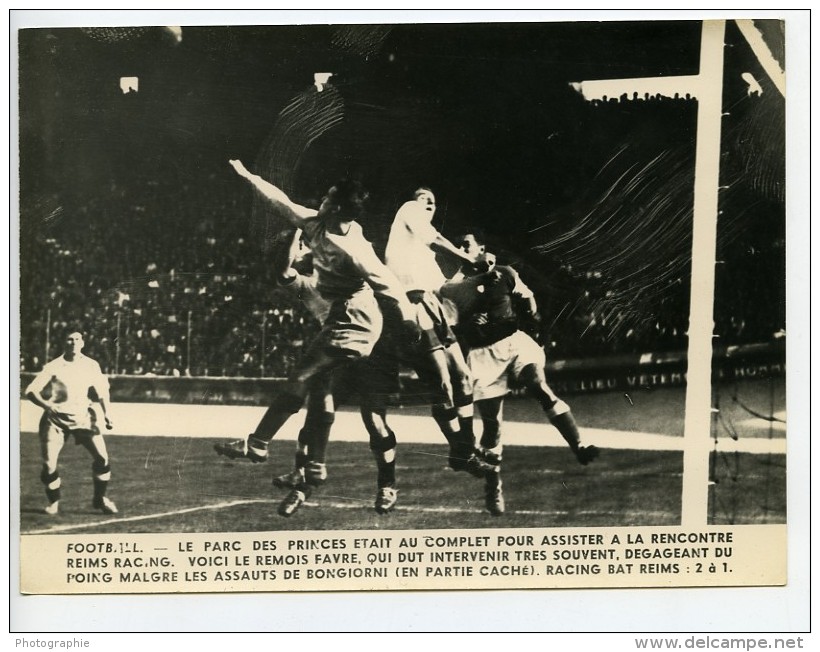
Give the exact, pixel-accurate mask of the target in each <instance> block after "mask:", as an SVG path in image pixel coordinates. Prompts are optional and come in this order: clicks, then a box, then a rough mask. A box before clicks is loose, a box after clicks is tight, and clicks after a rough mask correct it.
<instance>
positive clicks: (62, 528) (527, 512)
mask: <svg viewBox="0 0 820 652" xmlns="http://www.w3.org/2000/svg"><path fill="white" fill-rule="evenodd" d="M279 502H280V501H278V500H270V499H264V498H252V499H247V500H234V501H231V502H225V503H217V504H215V505H201V506H199V507H189V508H186V509H179V510H175V511H172V512H158V513H156V514H144V515H142V516H128V517H125V518H110V519H106V520H104V521H94V522H92V523H74V524H72V525H58V526H55V527H51V528H44V529H41V530H28V531H26V532H21V533H20V534H21V535H27V534H57V533H60V532H71V531H73V530H84V529H87V528H91V527H98V526H101V525H108V524H111V523H128V522H135V521H147V520H151V519H156V518H164V517H167V516H179V515H180V514H191V513H193V512H201V511H205V510H215V509H225V508H228V507H235V506H237V505H253V504H269V505H274V504H277V503H279ZM303 505H304V507H309V508H313V507H320V506H321V507H326V508H331V509H366V507H365V506H366V505H369V501H368V502H367V503H365V502H364V501H362V502H361V503H356V502H350V503H340V502H321V503H318V502H314V501H307V502H305V503H304V504H303ZM395 511H397V512H410V513H413V514H483V513H484V510H481V509H468V508H466V507H443V506H436V507H420V506H417V505H412V506H406V505H399V506H398V507H396V508H395ZM505 514H508V515H516V514H519V515H522V516H568V515H569V514H570V512H568V511H566V510H538V509H522V510H510V511H507V512H505ZM575 514H577V515H579V516H601V515H604V514H611V512H601V511H579V512H575ZM622 516H627V517H630V516H641V517H647V516H649V517H654V518H663V517H668V516H669V514H668V513H667V512H640V513H639V514H638V513H635V514H632V513H626V514H622Z"/></svg>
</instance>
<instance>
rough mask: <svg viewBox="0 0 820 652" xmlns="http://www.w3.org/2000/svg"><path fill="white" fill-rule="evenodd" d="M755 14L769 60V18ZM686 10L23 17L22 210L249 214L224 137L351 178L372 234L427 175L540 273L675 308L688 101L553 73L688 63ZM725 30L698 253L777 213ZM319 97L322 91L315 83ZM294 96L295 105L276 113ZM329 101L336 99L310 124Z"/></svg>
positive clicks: (778, 149) (291, 164) (311, 190)
mask: <svg viewBox="0 0 820 652" xmlns="http://www.w3.org/2000/svg"><path fill="white" fill-rule="evenodd" d="M759 26H760V27H761V29H762V31H763V33H764V36H765V37H766V39H767V41H768V42H769V43H770V47H771V49H772V51H773V53H774V54H775V56H776V57H778V58H779V59H780V60H781V61H782V57H783V49H782V34H781V33H780V31H779V30H780V24H779V23H777V22H774V21H769V22H767V23H766V22H764V23H759ZM700 30H701V24H700V23H699V22H657V21H655V22H643V23H618V22H607V23H591V22H585V23H533V24H470V25H445V24H440V25H437V24H424V25H397V26H389V25H381V26H370V27H368V26H343V25H342V26H292V27H190V28H189V27H183V38H182V41H181V42H180V43H176V42H175V41H174V39H173V37H172V36H171V34H170V33H168V32H167V31H166V30H163V29H161V28H142V29H141V28H126V29H122V30H111V29H106V28H99V29H92V30H81V29H41V30H28V31H24V32H22V33H21V34H20V81H21V86H20V115H21V119H20V151H21V228H22V232H23V234H25V233H26V232H27V227H28V226H35V227H37V226H39V225H40V224H41V223H42V222H43V219H44V215H46V214H48V213H49V212H50V211H53V210H54V207H55V206H59V207H60V209H61V210H62V215H63V216H64V218H63V219H62V221H61V222H60V224H59V225H57V226H56V227H55V228H65V229H70V228H72V227H73V228H78V229H81V228H82V222H80V221H78V220H82V219H88V218H87V215H89V214H91V213H92V212H93V211H91V210H90V209H89V207H90V206H92V205H94V206H95V207H96V209H95V210H96V212H97V213H103V214H104V218H103V219H109V220H114V219H125V218H124V217H123V216H124V215H126V214H127V213H128V211H130V210H132V209H133V204H134V203H135V202H138V201H141V199H142V198H144V199H146V202H147V203H148V204H150V206H151V210H152V213H151V215H150V216H149V217H148V219H150V220H153V221H152V222H149V223H148V225H147V227H146V228H144V229H142V230H141V231H140V233H141V234H142V235H143V236H144V237H160V236H161V234H163V233H166V232H168V231H169V224H170V225H172V228H171V231H173V230H174V227H176V228H177V230H178V231H181V232H185V231H186V230H190V229H191V226H192V225H191V224H189V223H187V222H186V220H194V221H202V220H209V221H211V222H212V223H213V224H214V226H215V228H216V229H217V230H219V229H220V228H227V227H226V225H229V224H230V225H231V226H232V228H239V230H240V231H241V230H242V229H243V228H245V226H247V228H246V229H245V230H246V231H247V232H250V233H253V229H254V225H255V224H256V225H258V223H259V217H260V211H261V210H262V209H261V208H260V206H259V205H258V203H257V204H252V203H251V198H250V194H249V193H248V191H247V188H245V187H244V186H242V185H241V184H238V183H237V180H236V178H235V177H234V175H233V173H232V171H231V170H230V169H229V167H228V165H227V161H228V159H229V158H241V159H243V160H244V161H245V162H246V163H247V164H248V166H249V167H250V168H251V169H253V170H255V171H259V172H260V173H261V174H263V176H268V177H272V175H273V174H274V172H275V174H276V177H272V178H271V180H272V181H274V182H276V183H279V184H280V185H282V186H283V187H285V189H286V190H287V191H288V192H289V193H290V194H291V195H292V196H293V198H294V199H296V200H297V201H301V202H303V203H308V204H309V203H311V202H315V201H316V200H318V198H319V197H320V196H321V193H322V192H323V191H324V190H325V189H326V188H327V187H328V186H329V185H330V184H331V183H332V182H333V181H334V180H335V179H337V178H338V177H341V176H348V175H349V176H354V177H358V178H360V179H361V180H362V181H363V182H364V183H365V185H366V186H367V187H368V188H369V189H370V191H371V195H372V202H371V209H370V215H369V218H368V220H366V221H365V224H364V226H365V231H366V233H367V234H368V237H370V238H371V240H373V241H374V243H375V245H376V248H377V250H378V249H379V247H380V245H382V244H383V240H384V238H385V237H386V232H387V228H388V226H389V222H390V220H391V218H392V215H393V213H394V212H395V208H396V207H397V206H398V204H399V203H400V202H401V201H402V200H403V198H404V197H403V193H406V192H408V191H409V190H411V189H412V188H414V187H415V186H417V185H419V184H425V185H429V186H431V187H432V188H433V189H434V190H435V191H436V193H437V195H438V197H439V212H438V215H437V219H438V221H439V224H438V225H439V227H440V228H441V229H442V230H443V231H444V233H445V234H447V235H450V236H451V237H452V236H454V235H455V234H457V233H458V232H459V231H460V230H461V229H463V228H464V226H465V225H478V226H479V227H481V228H483V229H484V230H485V231H486V232H487V233H488V235H489V236H490V237H491V238H494V249H496V250H497V251H499V252H501V251H505V252H507V253H508V254H509V255H510V256H511V257H512V258H516V259H518V260H519V262H522V264H528V265H530V267H531V268H532V267H536V268H537V269H538V270H540V272H541V273H543V274H544V275H546V276H549V275H550V272H549V270H550V269H552V270H555V269H557V268H558V266H559V265H562V264H563V265H565V266H566V265H567V264H571V265H574V266H575V267H576V269H578V268H580V269H583V266H581V264H582V263H583V265H584V266H586V269H587V271H590V270H595V271H601V270H602V271H603V273H604V275H605V277H608V278H610V279H611V281H610V282H611V284H612V287H613V288H615V290H618V286H619V283H620V284H621V285H622V286H623V287H621V289H620V292H621V294H620V295H616V297H617V296H623V297H627V296H632V295H634V294H635V288H634V287H632V285H630V283H631V284H634V283H638V284H639V285H640V284H644V287H645V288H649V289H653V286H656V287H654V289H653V292H654V293H652V292H650V293H647V294H646V296H649V297H650V299H647V302H646V304H645V305H643V306H641V310H639V311H638V313H637V317H636V318H637V319H643V318H644V317H645V316H646V315H647V314H651V313H652V311H655V310H657V309H658V302H659V301H661V300H662V297H663V296H664V293H665V292H667V289H668V288H671V287H672V286H673V285H674V286H675V288H677V289H675V292H676V293H677V296H679V297H681V300H680V306H679V307H678V308H675V310H679V311H680V310H682V311H684V313H683V314H685V310H686V308H685V302H684V301H683V297H684V296H685V287H680V285H679V283H678V281H677V280H676V279H677V278H679V277H684V278H685V277H687V276H688V268H687V265H688V257H689V254H690V251H691V249H690V245H689V237H690V236H689V235H687V233H688V232H689V229H690V226H689V220H690V219H691V201H692V182H693V160H694V143H695V136H696V130H695V124H696V122H695V121H696V114H697V104H696V103H695V102H682V101H679V102H674V101H669V102H666V103H657V102H656V103H651V104H650V103H648V102H621V103H616V104H610V105H607V106H606V107H598V108H597V109H596V108H595V107H593V106H591V105H590V103H589V102H587V101H585V100H584V99H583V98H582V97H581V96H580V94H578V93H576V92H575V91H574V90H572V89H571V87H570V86H569V84H570V82H576V81H582V80H588V79H604V78H623V77H633V76H636V77H642V76H671V75H693V74H697V72H698V65H699V61H698V60H699V51H700ZM726 42H727V48H726V50H725V52H726V73H725V84H724V88H725V90H724V107H725V110H726V109H727V108H728V109H731V111H730V115H729V116H728V117H726V118H725V121H724V138H723V151H724V165H723V167H722V174H723V178H722V182H724V181H725V182H726V185H728V186H730V188H731V190H730V191H728V192H726V193H724V195H723V197H722V208H723V210H724V216H723V217H722V218H721V222H720V224H719V229H720V230H721V234H722V235H720V236H719V249H720V250H719V255H722V256H723V257H724V258H725V259H729V258H730V257H731V256H733V255H734V256H735V258H734V259H735V260H741V259H742V258H743V255H744V254H743V252H744V251H746V250H747V249H748V248H749V247H753V248H755V247H756V248H757V250H759V249H760V243H770V242H772V241H773V240H776V239H777V238H780V237H781V234H782V232H783V228H784V227H783V223H784V221H783V219H782V215H783V210H784V204H783V192H784V191H783V186H784V184H783V178H784V172H783V161H784V154H783V152H784V144H783V129H782V120H783V102H782V99H781V100H780V101H778V95H777V92H776V91H775V90H774V89H773V87H772V85H771V84H770V83H768V81H767V79H766V76H765V74H763V72H762V70H761V69H760V66H759V65H758V64H757V63H756V61H755V59H754V57H753V56H752V55H751V54H750V51H749V49H748V46H746V44H745V43H744V42H743V39H742V37H741V36H740V35H739V32H738V31H737V29H736V28H734V27H733V25H732V24H731V22H730V23H728V24H727V31H726ZM746 70H749V71H751V72H752V73H753V74H754V75H755V77H756V78H757V79H758V80H760V81H761V84H763V86H764V89H765V90H766V92H765V93H764V95H763V96H762V97H761V99H760V101H759V102H756V103H754V104H750V103H749V101H748V98H747V94H746V85H745V84H744V83H743V82H742V80H741V79H740V73H741V72H742V71H746ZM325 71H327V72H333V73H334V74H335V76H334V77H333V78H332V80H331V82H332V84H333V86H334V88H333V90H332V92H333V93H335V95H331V94H330V93H325V94H324V95H322V96H321V98H319V96H318V94H317V92H316V91H315V89H313V88H312V82H313V73H314V72H325ZM122 76H136V77H138V78H139V92H138V93H136V94H130V95H123V93H122V92H121V91H120V89H119V79H120V77H122ZM333 97H336V98H337V99H338V101H339V102H341V104H340V105H339V106H338V107H337V109H336V113H333V110H330V109H328V108H327V106H325V108H324V109H322V108H321V106H320V105H321V102H319V100H321V101H322V102H325V103H327V102H330V101H331V98H333ZM300 98H301V99H300ZM295 99H298V101H299V102H300V104H299V106H298V107H297V109H298V110H296V111H294V112H293V113H292V114H290V118H289V120H290V122H288V121H287V120H283V118H282V117H281V115H280V113H283V110H284V109H285V108H286V107H288V106H289V105H290V104H291V103H293V102H294V100H295ZM334 101H335V100H334ZM317 102H319V103H318V104H317ZM670 105H672V106H670ZM311 107H313V108H311ZM317 107H319V108H317ZM339 107H341V108H339ZM311 111H313V113H311ZM323 111H324V113H323ZM328 112H329V113H328ZM330 114H333V115H336V116H337V117H341V120H340V121H339V122H338V123H335V126H333V127H332V128H330V129H328V130H327V131H325V132H324V133H318V132H316V133H313V132H312V131H311V130H313V129H316V125H317V124H321V123H322V120H321V119H319V118H322V119H326V118H328V116H329V115H330ZM314 115H315V116H318V117H317V118H316V119H314ZM311 134H312V136H311ZM308 145H309V146H308ZM656 160H657V161H659V162H658V163H657V164H655V165H654V166H652V167H650V168H646V169H643V168H644V166H645V165H646V162H647V161H656ZM641 169H643V171H642V172H640V173H639V172H636V170H641ZM624 175H634V176H632V177H630V178H631V179H632V180H633V181H634V183H633V184H631V186H630V184H627V186H630V187H632V188H634V190H630V189H629V187H628V188H626V189H618V191H617V192H615V193H611V194H610V195H609V199H608V201H604V199H603V198H605V197H606V196H607V192H608V189H609V188H610V187H611V186H612V184H613V183H614V182H616V181H617V180H618V179H619V178H624ZM647 198H650V199H649V201H647ZM664 201H665V202H666V204H665V206H666V207H665V206H664V205H663V203H662V202H664ZM183 204H184V206H182V205H183ZM667 207H668V208H667ZM249 215H250V222H248V216H249ZM772 215H775V216H779V217H777V218H776V219H772ZM590 216H591V217H592V220H590V219H589V218H590ZM585 218H586V219H587V223H586V224H585V223H584V219H585ZM650 218H651V219H650ZM243 220H244V221H243ZM623 224H627V225H628V226H629V228H627V229H624V228H622V225H623ZM237 225H239V226H238V227H237ZM602 225H603V228H601V227H602ZM573 228H580V229H581V230H580V231H579V232H578V234H577V237H576V238H574V242H573V241H568V244H567V246H566V247H565V248H563V249H562V248H560V247H557V248H556V247H553V246H552V243H554V242H555V240H556V239H560V238H561V237H563V236H564V235H565V234H566V233H568V232H569V231H570V230H572V229H573ZM599 229H601V230H600V233H599V232H598V231H599ZM624 232H627V233H628V237H625V236H622V235H619V234H623V233H624ZM659 233H660V234H661V235H663V234H665V237H666V241H665V240H663V239H662V238H659V237H658V234H659ZM24 237H25V236H24ZM619 238H623V239H621V240H619ZM727 243H728V244H727ZM121 244H122V243H118V242H113V243H112V250H111V255H112V256H117V255H118V253H117V249H116V248H117V247H118V246H120V245H121ZM733 250H736V251H737V252H739V253H735V254H733ZM613 251H621V252H622V255H620V256H619V257H618V258H617V260H615V259H614V258H613V256H612V253H613ZM670 261H672V263H673V265H672V267H671V268H669V267H670V265H669V263H670ZM168 264H172V262H171V261H168ZM743 264H752V265H757V262H756V261H748V260H745V261H743ZM777 264H779V263H776V265H777ZM661 268H663V269H667V268H669V269H667V271H665V272H664V273H663V274H660V273H659V271H658V270H659V269H661ZM731 269H732V270H733V273H734V274H737V275H738V276H739V277H740V278H744V277H748V275H747V274H745V272H744V271H743V269H742V266H733V267H732V268H731ZM667 276H668V278H667ZM659 278H661V279H664V282H665V283H667V286H660V285H659V284H658V279H659ZM769 278H770V279H771V282H772V283H774V284H775V286H777V285H778V284H780V283H782V280H778V277H777V276H775V277H774V278H771V275H770V277H769ZM625 279H631V280H630V281H626V280H625ZM529 280H530V282H531V283H533V284H534V285H536V286H537V285H538V284H539V279H537V278H536V279H534V278H533V277H532V276H530V279H529ZM543 282H544V284H545V287H546V286H548V285H549V284H550V283H554V277H552V276H550V278H546V277H545V278H544V279H543ZM722 282H723V281H722V280H721V279H720V278H719V279H718V283H719V288H720V284H721V283H722ZM756 282H757V281H755V283H756ZM726 287H727V288H731V287H732V284H731V281H728V282H726ZM546 289H550V290H554V289H555V288H554V287H552V288H546ZM772 292H773V293H777V292H779V290H777V287H775V288H774V289H773V290H772ZM653 297H654V298H653ZM623 305H624V304H623V300H621V299H618V303H617V305H616V308H618V309H619V310H620V309H622V308H623ZM675 305H678V301H677V300H676V302H675Z"/></svg>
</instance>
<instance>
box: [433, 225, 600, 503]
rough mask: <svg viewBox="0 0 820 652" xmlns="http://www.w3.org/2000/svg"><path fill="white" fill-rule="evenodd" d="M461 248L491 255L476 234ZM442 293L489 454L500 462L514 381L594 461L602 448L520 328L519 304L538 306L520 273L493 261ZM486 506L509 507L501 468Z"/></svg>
mask: <svg viewBox="0 0 820 652" xmlns="http://www.w3.org/2000/svg"><path fill="white" fill-rule="evenodd" d="M462 248H463V249H464V250H465V252H467V253H468V254H470V255H483V256H486V255H487V254H486V248H485V245H484V242H483V241H481V239H480V238H479V237H477V236H476V235H475V234H472V233H468V234H466V235H465V236H464V237H463V239H462ZM442 295H443V296H445V297H447V298H449V299H451V300H452V301H453V302H454V303H455V304H456V306H457V308H458V314H459V323H458V328H457V333H458V335H459V338H460V339H461V341H462V342H463V343H464V345H465V346H467V347H468V348H469V354H468V356H467V361H468V363H469V365H470V370H471V371H472V374H473V380H474V385H473V399H474V401H475V405H476V407H477V408H478V412H479V414H480V416H481V421H482V424H483V432H482V435H481V442H480V444H481V448H482V451H483V455H484V457H485V459H486V460H487V461H488V462H490V463H493V464H500V463H501V459H502V443H501V420H502V409H503V404H504V397H505V396H506V395H507V393H508V391H509V387H510V384H511V383H515V384H516V385H517V386H523V387H525V388H526V389H527V390H528V392H529V394H530V395H531V396H533V397H534V398H535V399H536V400H537V401H538V403H539V404H540V405H541V409H542V410H543V411H544V413H545V414H546V416H547V418H548V419H549V421H550V423H551V424H552V425H553V426H555V428H557V430H558V432H560V433H561V436H562V437H563V438H564V440H565V441H566V442H567V444H568V445H569V447H570V449H571V450H572V452H573V453H574V454H575V457H576V459H577V460H578V461H579V462H580V463H581V464H584V465H586V464H589V462H591V461H592V460H594V459H595V458H596V457H597V456H598V454H599V451H598V449H597V448H596V447H595V446H584V445H582V443H581V435H580V432H579V431H578V426H577V425H576V423H575V418H574V416H573V414H572V411H571V410H570V407H569V405H567V404H566V403H565V402H564V401H562V400H561V399H560V398H559V397H558V396H557V395H556V394H555V392H553V390H552V388H551V387H550V386H549V384H547V380H546V375H545V371H544V368H545V364H546V359H545V356H544V351H543V349H542V348H541V347H540V346H539V345H538V343H537V342H536V341H535V340H533V339H532V337H530V336H529V335H527V334H526V333H524V332H523V331H521V330H520V329H519V314H518V313H517V310H516V306H517V305H519V306H523V309H522V310H523V312H524V314H525V316H534V315H536V314H537V305H536V302H535V297H534V295H533V293H532V291H531V290H530V289H529V288H528V287H527V286H526V285H524V283H523V282H522V281H521V278H520V277H519V276H518V273H517V272H516V271H515V270H514V269H513V268H511V267H506V266H494V267H493V268H492V269H491V270H490V271H489V272H487V273H484V274H473V275H471V272H470V271H469V270H466V272H465V273H464V274H460V275H457V277H454V278H453V279H452V280H451V281H450V282H448V283H447V284H446V285H445V286H444V288H442ZM499 468H500V467H499ZM486 506H487V509H488V510H489V511H490V513H491V514H493V515H500V514H502V513H503V512H504V497H503V493H502V487H501V476H500V472H499V473H497V474H488V476H487V481H486Z"/></svg>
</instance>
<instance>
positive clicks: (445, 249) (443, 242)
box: [430, 233, 474, 265]
mask: <svg viewBox="0 0 820 652" xmlns="http://www.w3.org/2000/svg"><path fill="white" fill-rule="evenodd" d="M430 248H431V249H433V250H434V251H440V252H442V253H445V254H447V255H448V256H450V257H451V258H454V259H455V260H458V261H459V262H460V263H462V264H465V263H466V264H467V265H472V264H473V262H474V261H473V259H472V258H470V256H468V255H467V254H466V253H464V252H463V251H462V250H461V249H459V248H458V247H456V246H455V245H454V244H453V243H452V242H450V241H449V240H448V239H447V238H445V237H444V236H443V235H441V234H440V233H437V234H436V239H435V240H433V241H432V242H431V243H430Z"/></svg>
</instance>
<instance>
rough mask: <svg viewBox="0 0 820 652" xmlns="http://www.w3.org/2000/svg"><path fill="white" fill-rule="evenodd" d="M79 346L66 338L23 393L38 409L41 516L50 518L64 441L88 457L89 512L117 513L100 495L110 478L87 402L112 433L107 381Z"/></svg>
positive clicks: (56, 504) (79, 338)
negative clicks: (42, 491)
mask: <svg viewBox="0 0 820 652" xmlns="http://www.w3.org/2000/svg"><path fill="white" fill-rule="evenodd" d="M84 344H85V343H84V341H83V335H82V333H80V332H79V331H74V332H72V333H69V334H68V336H67V337H66V340H65V352H64V353H63V355H61V356H60V357H58V358H55V359H54V360H52V361H50V362H48V363H46V365H45V366H44V367H43V369H42V371H40V373H38V374H37V375H36V376H35V378H34V380H32V381H31V383H30V384H29V386H28V387H27V388H26V392H25V394H26V398H27V399H28V400H30V401H31V402H32V403H34V404H35V405H37V406H39V407H41V408H43V416H42V417H41V418H40V427H39V436H40V452H41V454H42V459H43V469H42V473H41V474H40V479H41V480H42V482H43V484H44V485H45V488H46V498H47V499H48V504H47V505H46V507H45V509H44V510H43V511H44V512H45V513H46V514H49V515H52V516H53V515H55V514H57V513H59V511H60V496H61V491H60V483H61V480H60V471H59V467H58V463H59V458H60V451H61V450H62V449H63V445H64V444H65V442H66V441H67V440H68V438H69V437H74V442H75V443H76V444H78V445H80V446H82V447H83V448H85V449H86V450H87V451H88V452H89V453H90V454H91V458H92V463H91V477H92V481H93V485H94V495H93V498H92V501H91V505H92V507H93V508H94V509H98V510H100V511H101V512H102V513H103V514H116V513H117V511H118V510H117V506H116V505H115V504H114V501H112V500H111V499H110V498H108V497H107V496H106V495H105V493H106V490H107V488H108V481H109V480H110V479H111V465H110V463H109V458H108V450H107V448H106V445H105V439H104V438H103V436H102V433H101V432H100V429H99V427H98V426H97V412H96V410H95V409H94V407H93V406H92V404H93V403H97V404H98V405H99V407H100V409H101V411H102V414H103V418H104V420H105V426H106V428H108V429H109V430H110V429H111V428H113V427H114V424H113V423H112V421H111V418H110V417H109V416H108V402H109V400H110V398H109V386H108V378H106V377H105V376H104V375H103V373H102V371H100V365H99V364H98V363H97V362H96V361H95V360H92V359H91V358H89V357H88V356H86V355H84V354H83V352H82V351H83V346H84ZM90 396H91V397H93V400H92V398H90Z"/></svg>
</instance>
